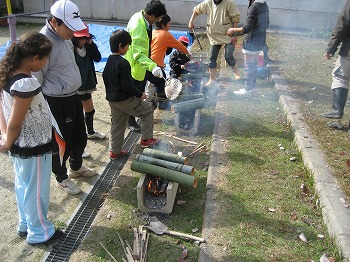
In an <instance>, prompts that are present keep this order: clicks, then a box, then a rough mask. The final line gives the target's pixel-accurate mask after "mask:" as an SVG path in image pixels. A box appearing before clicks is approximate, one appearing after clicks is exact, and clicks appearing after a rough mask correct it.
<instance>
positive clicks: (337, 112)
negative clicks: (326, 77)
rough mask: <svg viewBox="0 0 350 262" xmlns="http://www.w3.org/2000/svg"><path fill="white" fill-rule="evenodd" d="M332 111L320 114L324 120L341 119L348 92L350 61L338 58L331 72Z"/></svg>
mask: <svg viewBox="0 0 350 262" xmlns="http://www.w3.org/2000/svg"><path fill="white" fill-rule="evenodd" d="M332 76H333V82H332V94H333V104H332V109H333V110H332V111H330V112H327V113H323V114H321V115H322V116H323V117H326V118H334V119H341V118H342V117H343V115H344V107H345V105H346V100H347V97H348V92H349V80H350V59H347V58H344V57H342V56H339V57H338V59H337V61H336V62H335V67H334V69H333V72H332Z"/></svg>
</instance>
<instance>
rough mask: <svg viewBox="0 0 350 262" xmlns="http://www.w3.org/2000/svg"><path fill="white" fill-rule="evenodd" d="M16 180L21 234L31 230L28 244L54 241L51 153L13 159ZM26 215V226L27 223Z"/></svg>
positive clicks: (28, 235)
mask: <svg viewBox="0 0 350 262" xmlns="http://www.w3.org/2000/svg"><path fill="white" fill-rule="evenodd" d="M12 160H13V163H14V168H15V173H16V180H15V192H16V198H17V202H18V209H19V210H21V211H20V216H21V219H20V220H21V222H22V223H20V225H19V227H18V231H19V232H25V231H27V232H28V234H27V242H28V243H30V244H35V243H42V242H45V241H47V240H48V239H50V238H51V237H52V236H53V235H54V233H55V228H54V225H53V223H52V222H51V221H49V220H48V219H47V213H48V208H49V204H50V178H51V160H52V157H51V154H44V155H43V156H39V157H32V158H28V159H20V158H14V157H12ZM23 215H24V217H25V220H26V221H25V222H26V227H27V228H25V223H23V222H24V221H23Z"/></svg>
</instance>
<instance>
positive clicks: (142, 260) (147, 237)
mask: <svg viewBox="0 0 350 262" xmlns="http://www.w3.org/2000/svg"><path fill="white" fill-rule="evenodd" d="M148 240H149V234H148V233H147V231H146V241H145V253H144V255H143V258H141V260H140V262H145V261H146V258H147V247H148Z"/></svg>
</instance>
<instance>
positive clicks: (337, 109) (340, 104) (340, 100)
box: [321, 88, 349, 119]
mask: <svg viewBox="0 0 350 262" xmlns="http://www.w3.org/2000/svg"><path fill="white" fill-rule="evenodd" d="M332 92H333V105H332V109H333V110H332V111H330V112H327V113H323V114H321V116H323V117H326V118H333V119H341V118H342V117H343V115H344V107H345V104H346V99H347V98H348V92H349V90H348V89H346V88H334V89H332Z"/></svg>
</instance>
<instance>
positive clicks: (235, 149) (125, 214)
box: [72, 35, 342, 262]
mask: <svg viewBox="0 0 350 262" xmlns="http://www.w3.org/2000/svg"><path fill="white" fill-rule="evenodd" d="M269 40H270V41H272V42H277V44H275V45H274V44H272V42H271V43H269V45H270V50H271V55H273V56H275V53H276V54H277V53H280V54H281V56H280V57H278V59H279V60H280V61H281V64H282V65H281V66H280V68H281V72H283V73H285V71H284V70H287V69H288V70H287V73H286V77H289V78H290V79H291V84H292V86H293V88H295V91H297V92H299V96H300V98H303V100H302V99H301V102H302V107H303V109H304V110H305V112H306V115H310V114H311V113H310V111H315V112H314V114H315V115H316V114H317V113H318V112H321V111H322V110H325V109H326V107H327V103H326V102H323V103H322V104H321V105H318V106H315V107H312V108H311V109H310V106H309V105H310V103H308V101H309V99H314V100H315V99H316V98H315V97H314V94H309V95H308V94H307V92H306V91H311V90H312V88H311V87H314V86H315V85H316V86H317V87H319V86H321V85H322V81H320V80H319V79H318V77H320V76H319V75H318V74H319V73H318V72H317V71H315V72H314V74H313V75H312V77H311V76H310V77H309V78H308V80H310V83H309V82H307V79H304V78H303V74H300V72H301V71H302V72H303V73H304V72H313V71H312V70H309V71H307V70H306V69H307V68H308V66H309V65H310V66H311V64H305V65H303V64H302V63H301V62H300V60H303V59H301V58H303V57H305V56H304V54H303V52H306V51H305V50H302V49H298V52H299V53H298V57H299V58H300V59H299V60H298V59H296V60H297V61H299V62H298V63H296V61H293V62H295V64H294V67H293V66H292V65H293V62H292V64H289V63H288V62H287V61H284V60H282V58H283V57H286V58H287V57H288V58H289V56H290V54H289V55H284V49H283V50H281V48H282V46H278V44H282V43H283V41H284V40H285V39H283V38H282V37H279V36H277V35H273V36H272V37H271V38H270V39H269ZM304 40H305V41H304V43H305V42H307V43H309V41H311V44H313V41H312V40H313V38H311V40H309V38H307V39H304ZM315 41H316V40H315ZM318 41H320V40H318ZM321 42H322V41H321ZM201 43H202V45H203V46H205V47H206V48H207V47H208V42H207V40H206V39H205V38H204V37H202V39H201ZM293 47H294V46H293ZM193 48H196V45H195V46H194V47H193ZM278 48H280V49H278ZM296 49H297V48H296ZM302 51H303V52H302ZM316 55H317V52H316V51H313V52H308V54H307V55H306V56H307V57H308V58H310V57H314V56H316ZM321 56H322V55H321ZM276 58H277V57H276ZM303 61H304V60H303ZM305 63H306V61H305ZM321 67H322V68H323V69H324V70H325V71H329V69H330V66H329V65H327V64H326V63H324V64H322V65H321ZM298 68H299V69H298ZM317 68H318V69H319V68H320V66H318V67H317ZM300 70H301V71H300ZM222 72H225V70H224V69H223V70H222ZM228 74H229V73H228ZM305 75H306V74H305ZM324 76H326V74H324ZM313 77H314V78H313ZM316 83H317V84H316ZM323 85H324V86H323V87H324V89H322V90H323V91H322V92H319V94H318V98H317V99H318V100H320V101H321V100H322V99H321V98H325V97H326V95H327V91H326V86H327V84H326V83H325V82H323ZM258 86H259V88H258V89H257V95H256V96H254V97H250V98H245V97H236V96H234V95H233V92H232V89H236V90H237V89H239V88H241V87H243V82H242V81H241V82H238V83H235V84H234V88H232V85H231V87H230V88H227V89H229V90H228V91H227V95H226V97H225V101H224V102H223V104H224V108H225V110H224V111H225V113H227V115H228V116H229V118H230V119H231V121H230V124H229V125H230V128H229V130H230V131H229V135H228V137H227V139H228V141H229V143H228V149H227V155H228V159H229V161H228V162H227V163H225V165H226V170H227V172H225V174H224V175H223V177H222V179H221V180H220V182H218V184H217V187H218V189H219V194H218V196H217V198H216V199H215V200H216V201H217V202H218V203H219V206H220V208H219V210H220V212H219V214H218V215H217V216H215V217H216V219H215V221H213V225H214V227H215V230H214V231H215V234H213V236H211V238H210V240H209V241H210V243H211V245H213V246H214V247H215V252H213V253H212V254H210V255H212V256H213V261H259V262H260V261H307V260H308V259H313V260H314V261H317V260H319V258H320V257H321V256H322V255H323V254H324V253H328V254H329V255H330V256H332V257H334V258H335V259H336V260H337V261H340V259H341V256H340V254H339V252H338V250H337V248H336V246H335V245H334V242H333V241H332V239H331V238H330V237H329V236H328V234H327V232H326V229H325V227H324V225H323V223H322V215H321V212H320V210H318V209H317V206H316V204H315V202H316V199H315V196H314V193H313V180H312V176H311V175H310V174H309V172H308V170H307V169H305V167H304V165H303V163H302V158H301V155H300V153H299V152H298V151H297V149H296V146H295V145H294V142H293V135H292V133H291V131H290V129H289V126H288V124H287V123H286V120H285V117H284V115H283V113H282V112H281V110H280V108H279V105H278V101H277V97H276V94H275V93H274V89H273V86H272V84H271V83H269V82H266V81H262V80H259V82H258ZM303 101H304V104H303ZM202 113H203V114H202V117H201V126H200V128H199V132H198V133H197V134H196V135H195V136H194V137H184V138H186V139H189V140H193V141H197V142H201V141H205V143H206V144H207V146H210V143H211V134H212V130H213V122H214V114H215V107H214V105H212V106H210V107H208V108H205V109H203V110H202ZM158 118H159V121H160V122H159V123H158V124H157V125H156V130H161V131H167V132H173V131H174V120H173V119H174V116H173V115H172V113H170V112H164V111H162V112H161V113H159V114H158ZM314 121H315V120H314ZM319 122H320V123H319V128H320V127H321V125H322V128H323V129H325V130H327V131H328V132H330V131H329V130H328V129H327V128H325V127H324V123H323V122H322V121H321V120H319ZM310 123H311V122H310ZM338 133H339V132H336V133H334V134H338ZM341 134H342V133H341ZM166 140H167V139H166V138H164V139H163V143H164V144H166V146H165V149H167V150H169V151H173V152H176V151H182V152H183V153H184V154H185V155H186V154H188V153H189V152H190V151H191V149H190V148H188V146H187V145H186V144H181V143H179V142H176V143H175V144H176V149H174V148H172V146H170V145H169V144H168V143H167V142H166ZM173 142H174V141H173ZM281 145H282V146H283V147H284V148H285V149H284V150H281V149H280V146H281ZM208 157H209V155H208V154H204V153H200V154H197V155H196V157H195V158H193V159H192V160H191V165H193V166H194V167H195V168H196V169H197V170H199V171H197V173H196V176H198V177H199V183H198V187H197V188H196V189H190V188H185V187H180V188H181V191H180V192H179V193H178V195H177V199H180V200H186V204H185V205H182V206H177V205H176V204H175V206H174V210H173V212H172V213H171V214H170V215H159V214H158V215H157V216H158V218H160V219H161V221H163V222H164V223H165V224H166V225H167V226H168V227H169V228H170V229H172V230H175V231H181V232H185V233H189V234H193V233H191V230H192V229H193V228H195V227H197V228H201V225H202V223H203V211H204V204H205V193H206V188H205V184H206V174H207V173H206V162H207V161H208ZM292 157H295V158H296V161H291V160H290V159H291V158H292ZM126 169H127V167H126ZM137 180H138V174H136V173H130V172H129V171H128V170H125V171H123V174H121V177H120V178H119V179H118V182H117V184H116V187H115V188H114V190H113V191H112V192H111V194H110V197H109V198H108V201H107V203H106V204H105V207H104V208H103V210H102V214H101V215H100V218H99V219H97V222H96V225H95V227H96V228H95V230H92V233H91V235H90V237H88V238H87V239H86V241H84V243H83V245H82V247H81V248H79V250H82V249H85V250H86V251H88V253H90V254H91V256H90V257H89V258H90V260H91V261H107V260H108V259H109V257H108V255H107V254H106V253H105V252H104V251H103V250H102V249H101V248H100V247H99V246H97V245H96V242H97V241H98V240H100V241H102V242H103V243H104V244H105V245H106V247H107V248H108V249H109V250H110V251H111V250H112V251H113V252H112V253H113V254H115V256H116V258H117V259H118V258H121V257H120V256H121V254H123V251H122V249H121V246H120V243H119V241H118V240H117V238H116V232H119V233H120V234H122V236H123V237H125V238H127V239H128V240H129V242H132V234H131V232H130V230H129V228H130V226H131V225H139V224H144V223H145V220H144V219H145V215H144V214H142V213H138V212H137V210H136V209H137V208H136V206H137V203H136V199H135V192H134V191H133V188H134V187H135V185H136V183H137ZM301 185H304V189H302V188H301ZM269 208H270V209H271V208H273V209H274V210H275V211H274V212H270V211H269ZM109 212H111V213H113V214H115V216H116V217H115V219H112V220H111V221H109V222H105V221H104V220H105V219H103V217H104V215H106V214H107V213H109ZM100 224H101V225H100ZM301 233H304V235H305V236H306V237H307V239H308V243H304V242H302V241H301V240H300V238H299V235H300V234H301ZM318 234H322V235H325V239H320V238H319V237H318ZM197 235H199V234H198V233H197ZM180 243H181V244H184V245H185V247H186V248H187V250H188V257H187V259H188V261H197V260H198V253H199V248H198V247H197V246H196V245H195V244H193V243H192V242H188V241H185V240H178V239H176V238H173V237H169V236H157V235H155V234H152V235H151V238H150V244H149V249H148V261H177V259H178V258H179V256H180V255H181V253H182V248H181V247H180V245H179V244H180ZM117 254H118V255H117ZM74 257H75V256H74V255H73V258H74ZM80 258H81V257H80ZM72 261H74V259H73V260H72ZM76 261H78V260H76Z"/></svg>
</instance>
